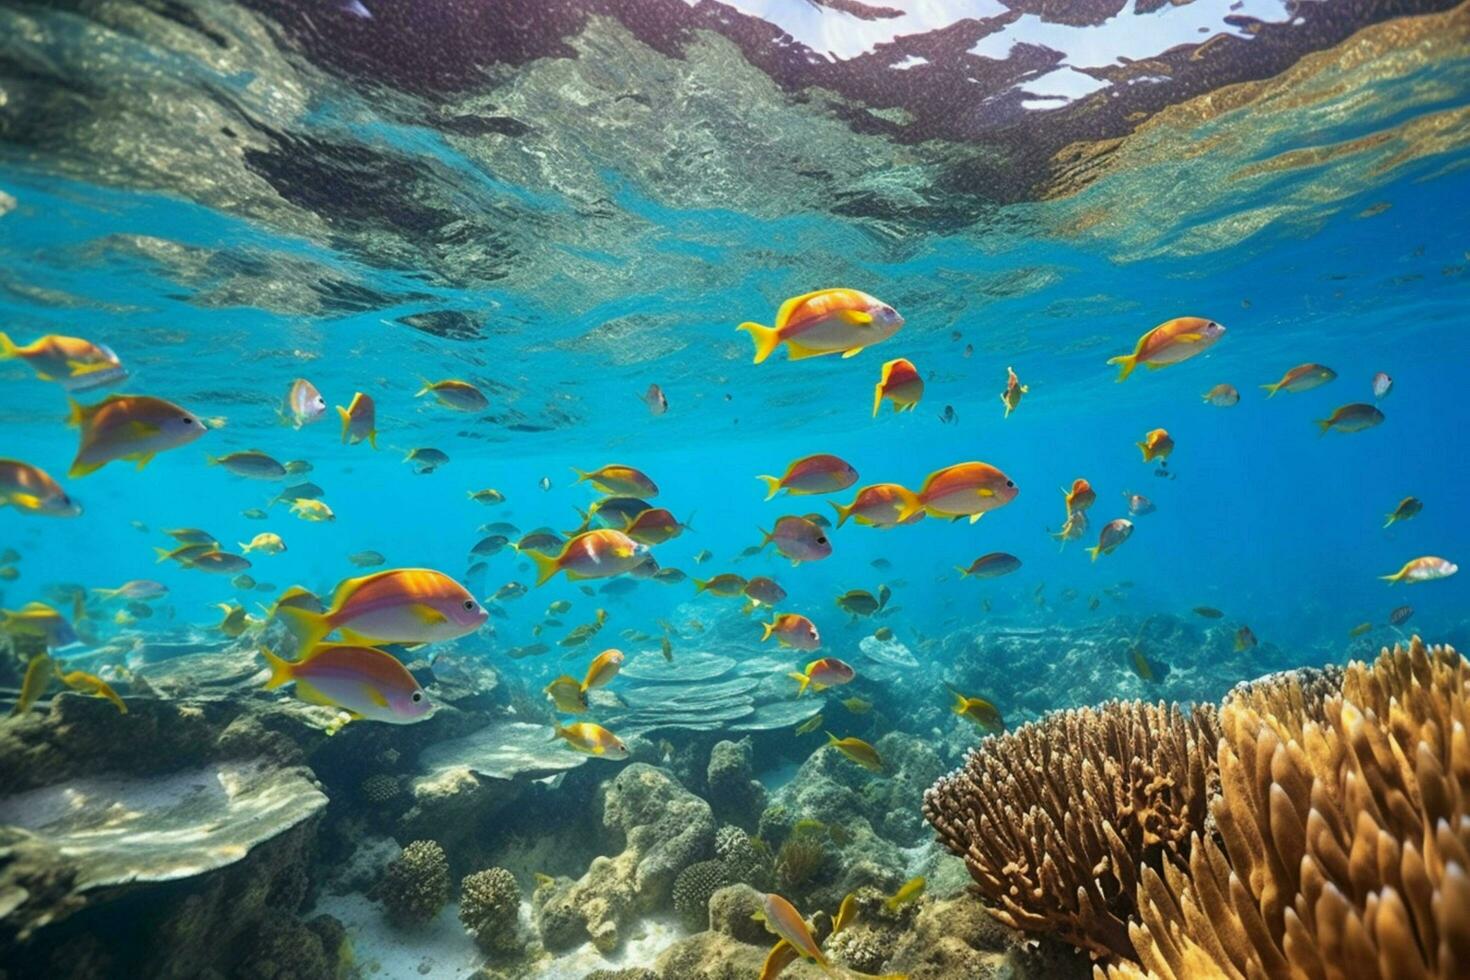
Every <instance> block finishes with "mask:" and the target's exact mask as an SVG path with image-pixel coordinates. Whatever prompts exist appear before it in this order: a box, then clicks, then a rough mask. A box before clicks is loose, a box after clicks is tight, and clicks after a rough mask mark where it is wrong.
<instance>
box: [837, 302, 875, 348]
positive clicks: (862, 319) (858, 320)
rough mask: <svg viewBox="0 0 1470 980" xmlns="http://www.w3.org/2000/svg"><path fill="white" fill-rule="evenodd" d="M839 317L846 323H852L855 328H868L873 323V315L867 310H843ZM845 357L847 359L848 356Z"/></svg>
mask: <svg viewBox="0 0 1470 980" xmlns="http://www.w3.org/2000/svg"><path fill="white" fill-rule="evenodd" d="M838 316H839V317H841V318H842V320H843V321H844V322H846V323H850V324H852V325H853V326H854V327H866V326H868V325H869V324H871V323H872V322H873V314H871V313H868V312H867V311H865V310H843V311H842V312H841V313H839V314H838ZM859 349H861V348H859ZM843 356H844V357H846V356H847V355H845V354H844V355H843Z"/></svg>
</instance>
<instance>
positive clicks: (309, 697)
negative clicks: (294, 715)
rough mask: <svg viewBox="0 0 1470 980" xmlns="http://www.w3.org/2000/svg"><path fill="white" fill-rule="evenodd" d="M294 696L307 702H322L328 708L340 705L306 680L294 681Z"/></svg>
mask: <svg viewBox="0 0 1470 980" xmlns="http://www.w3.org/2000/svg"><path fill="white" fill-rule="evenodd" d="M296 696H297V697H298V698H300V699H301V700H303V701H305V702H307V703H308V704H322V705H326V706H327V707H329V708H340V707H342V706H341V705H339V704H338V703H337V702H336V701H333V700H332V699H331V698H329V697H327V696H326V695H325V694H323V693H322V692H321V691H319V690H317V688H315V687H314V686H312V685H311V684H309V683H307V682H306V681H297V682H296ZM350 713H351V712H349V714H350Z"/></svg>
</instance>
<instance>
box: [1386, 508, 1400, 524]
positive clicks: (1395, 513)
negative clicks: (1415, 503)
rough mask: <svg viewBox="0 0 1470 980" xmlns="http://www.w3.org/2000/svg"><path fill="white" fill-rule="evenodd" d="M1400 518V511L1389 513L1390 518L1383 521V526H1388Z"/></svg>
mask: <svg viewBox="0 0 1470 980" xmlns="http://www.w3.org/2000/svg"><path fill="white" fill-rule="evenodd" d="M1398 519H1399V515H1398V511H1394V512H1393V513H1392V514H1389V515H1388V520H1386V521H1384V522H1383V526H1384V527H1388V526H1389V525H1390V524H1392V523H1394V522H1395V521H1397V520H1398Z"/></svg>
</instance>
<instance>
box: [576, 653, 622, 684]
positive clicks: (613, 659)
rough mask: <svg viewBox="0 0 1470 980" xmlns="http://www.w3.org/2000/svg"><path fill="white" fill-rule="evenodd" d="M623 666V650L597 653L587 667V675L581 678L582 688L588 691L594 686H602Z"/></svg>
mask: <svg viewBox="0 0 1470 980" xmlns="http://www.w3.org/2000/svg"><path fill="white" fill-rule="evenodd" d="M622 667H623V651H621V650H604V651H602V652H601V653H599V654H598V655H597V656H596V657H595V658H594V659H593V661H592V663H591V665H590V666H588V668H587V676H586V677H585V678H584V679H583V680H582V690H584V691H590V690H591V689H592V688H594V687H602V686H603V685H604V684H606V683H608V682H609V681H611V680H612V679H613V678H614V677H616V676H617V675H618V671H619V670H621V669H622Z"/></svg>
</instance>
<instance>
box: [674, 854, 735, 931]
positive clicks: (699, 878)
mask: <svg viewBox="0 0 1470 980" xmlns="http://www.w3.org/2000/svg"><path fill="white" fill-rule="evenodd" d="M729 884H733V882H732V880H731V878H730V873H729V871H727V870H726V867H725V862H724V861H718V860H717V861H698V862H696V863H694V864H691V865H690V866H689V867H687V868H685V869H684V870H683V871H681V872H679V877H677V878H675V879H674V911H675V912H677V913H678V914H679V919H680V921H682V922H683V923H684V925H686V926H688V927H689V929H690V931H692V932H698V931H699V930H700V929H703V928H705V926H707V925H708V924H709V900H710V896H712V895H714V893H715V892H717V891H719V890H720V889H721V888H724V887H725V886H726V885H729Z"/></svg>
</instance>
